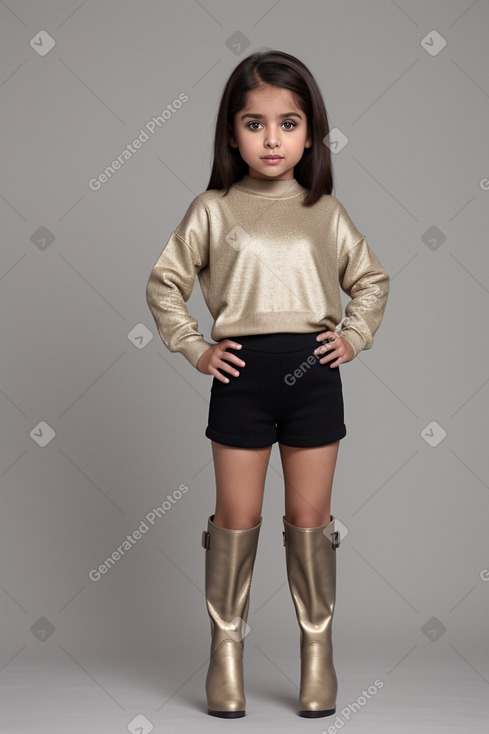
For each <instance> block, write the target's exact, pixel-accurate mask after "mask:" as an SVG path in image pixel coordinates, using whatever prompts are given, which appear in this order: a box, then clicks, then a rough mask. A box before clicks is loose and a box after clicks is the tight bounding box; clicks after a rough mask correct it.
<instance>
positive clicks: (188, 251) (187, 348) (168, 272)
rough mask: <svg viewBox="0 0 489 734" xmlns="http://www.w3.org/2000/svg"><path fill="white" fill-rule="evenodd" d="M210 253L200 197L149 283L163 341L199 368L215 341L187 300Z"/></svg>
mask: <svg viewBox="0 0 489 734" xmlns="http://www.w3.org/2000/svg"><path fill="white" fill-rule="evenodd" d="M208 254H209V220H208V213H207V209H206V207H205V204H204V203H203V202H202V201H201V200H200V199H199V197H198V196H197V197H196V198H195V199H194V200H193V201H192V203H191V204H190V206H189V208H188V209H187V212H186V214H185V216H184V218H183V219H182V221H181V222H180V224H179V225H178V226H177V227H176V229H175V230H174V231H173V232H172V234H171V236H170V239H169V240H168V242H167V244H166V245H165V247H164V249H163V251H162V253H161V255H160V256H159V258H158V260H157V262H156V265H155V266H154V268H153V270H152V271H151V274H150V276H149V279H148V282H147V285H146V301H147V303H148V306H149V308H150V310H151V313H152V314H153V318H154V320H155V323H156V327H157V329H158V333H159V335H160V337H161V339H162V341H163V343H164V344H165V346H166V347H167V348H168V349H169V350H170V351H171V352H180V353H181V354H182V355H183V356H184V357H185V358H186V359H187V360H188V361H189V362H190V364H191V365H192V366H193V367H195V368H197V362H198V361H199V358H200V357H201V356H202V354H203V353H204V352H206V351H207V350H208V349H209V348H210V347H212V346H213V343H212V342H208V341H206V340H205V339H204V337H203V335H202V333H201V332H200V331H199V329H198V322H197V320H196V319H195V318H194V317H193V316H191V315H190V314H189V312H188V309H187V306H186V303H187V301H188V299H189V298H190V296H191V294H192V290H193V287H194V284H195V279H196V276H197V274H198V273H199V271H200V270H202V269H203V268H205V267H206V266H207V264H208Z"/></svg>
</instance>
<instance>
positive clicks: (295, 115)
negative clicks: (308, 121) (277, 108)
mask: <svg viewBox="0 0 489 734" xmlns="http://www.w3.org/2000/svg"><path fill="white" fill-rule="evenodd" d="M246 117H256V118H258V119H259V120H262V119H263V118H264V117H265V115H257V114H254V113H253V112H247V113H246V114H245V115H242V116H241V118H240V119H241V120H244V119H245V118H246ZM279 117H281V118H282V119H283V118H284V117H298V118H299V120H302V117H301V116H300V115H299V114H298V113H297V112H286V113H284V114H283V115H279Z"/></svg>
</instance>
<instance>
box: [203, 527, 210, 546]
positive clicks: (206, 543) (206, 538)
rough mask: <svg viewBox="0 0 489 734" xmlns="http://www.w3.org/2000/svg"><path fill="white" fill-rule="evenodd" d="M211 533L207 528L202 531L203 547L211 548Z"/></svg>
mask: <svg viewBox="0 0 489 734" xmlns="http://www.w3.org/2000/svg"><path fill="white" fill-rule="evenodd" d="M210 542H211V534H210V533H209V532H208V531H207V530H203V531H202V547H203V548H205V549H206V550H208V549H209V548H210Z"/></svg>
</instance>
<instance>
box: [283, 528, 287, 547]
mask: <svg viewBox="0 0 489 734" xmlns="http://www.w3.org/2000/svg"><path fill="white" fill-rule="evenodd" d="M282 537H283V541H284V542H283V545H286V542H287V536H286V535H285V530H282Z"/></svg>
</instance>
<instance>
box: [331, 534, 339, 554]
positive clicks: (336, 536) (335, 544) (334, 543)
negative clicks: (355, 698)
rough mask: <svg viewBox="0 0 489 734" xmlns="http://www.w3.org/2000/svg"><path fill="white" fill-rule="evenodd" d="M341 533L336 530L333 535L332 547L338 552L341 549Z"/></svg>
mask: <svg viewBox="0 0 489 734" xmlns="http://www.w3.org/2000/svg"><path fill="white" fill-rule="evenodd" d="M340 542H341V541H340V531H339V530H335V531H334V533H331V546H332V548H333V550H336V549H337V548H339V547H340Z"/></svg>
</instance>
